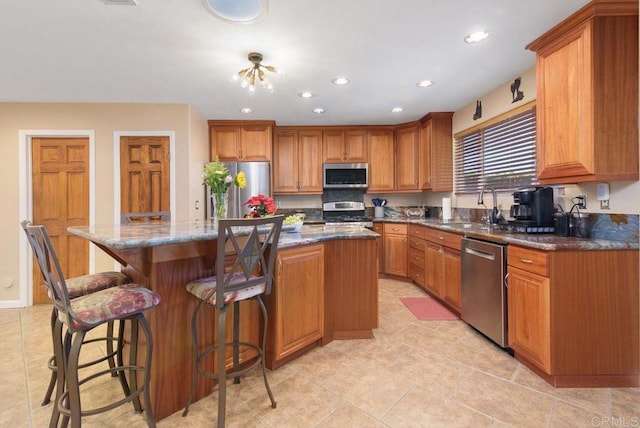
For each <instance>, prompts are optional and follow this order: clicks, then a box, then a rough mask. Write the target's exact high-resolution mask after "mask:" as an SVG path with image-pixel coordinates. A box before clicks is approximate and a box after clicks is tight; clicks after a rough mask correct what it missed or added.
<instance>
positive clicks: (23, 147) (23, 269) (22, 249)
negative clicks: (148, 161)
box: [0, 129, 96, 308]
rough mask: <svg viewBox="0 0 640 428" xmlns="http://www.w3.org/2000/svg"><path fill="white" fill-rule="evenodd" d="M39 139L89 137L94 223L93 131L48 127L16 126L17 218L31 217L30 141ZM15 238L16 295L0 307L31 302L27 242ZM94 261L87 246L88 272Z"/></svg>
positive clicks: (91, 218) (92, 218) (93, 251)
mask: <svg viewBox="0 0 640 428" xmlns="http://www.w3.org/2000/svg"><path fill="white" fill-rule="evenodd" d="M34 137H39V138H47V137H51V138H63V137H69V138H88V139H89V223H90V224H94V223H95V220H96V218H95V216H96V200H95V189H96V175H95V174H96V172H95V144H96V135H95V131H94V130H76V129H74V130H48V129H20V130H18V189H19V191H18V194H19V195H20V201H19V209H18V213H19V216H20V217H19V218H20V221H22V220H23V219H28V220H33V200H32V198H33V178H32V168H31V162H32V156H31V151H32V140H33V138H34ZM19 236H20V238H19V239H18V245H19V247H18V251H19V275H20V297H19V299H18V300H17V301H16V300H14V301H9V302H0V308H9V307H25V306H32V305H33V287H32V286H31V284H32V283H33V257H32V251H31V248H30V247H29V243H28V242H27V237H26V236H25V234H24V233H23V232H22V231H20V234H19ZM95 262H96V247H95V245H89V272H94V270H95Z"/></svg>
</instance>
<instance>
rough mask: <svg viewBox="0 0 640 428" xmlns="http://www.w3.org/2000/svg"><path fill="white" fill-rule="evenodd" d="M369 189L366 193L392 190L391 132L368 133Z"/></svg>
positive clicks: (392, 158) (392, 145) (392, 147)
mask: <svg viewBox="0 0 640 428" xmlns="http://www.w3.org/2000/svg"><path fill="white" fill-rule="evenodd" d="M367 140H368V142H369V189H368V190H367V192H369V193H373V192H392V191H393V190H394V163H395V161H394V159H395V154H394V142H393V131H369V132H368V134H367Z"/></svg>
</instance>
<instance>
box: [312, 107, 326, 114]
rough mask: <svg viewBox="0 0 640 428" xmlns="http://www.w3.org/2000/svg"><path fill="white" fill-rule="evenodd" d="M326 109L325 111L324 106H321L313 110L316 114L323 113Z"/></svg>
mask: <svg viewBox="0 0 640 428" xmlns="http://www.w3.org/2000/svg"><path fill="white" fill-rule="evenodd" d="M324 111H325V110H324V109H323V108H321V107H318V108H314V109H313V112H314V113H315V114H322V113H324Z"/></svg>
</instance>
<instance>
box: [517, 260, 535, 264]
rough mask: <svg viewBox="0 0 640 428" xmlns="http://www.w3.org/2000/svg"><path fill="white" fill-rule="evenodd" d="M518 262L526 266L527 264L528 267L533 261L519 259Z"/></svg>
mask: <svg viewBox="0 0 640 428" xmlns="http://www.w3.org/2000/svg"><path fill="white" fill-rule="evenodd" d="M520 261H521V262H522V263H526V264H529V265H530V264H532V263H533V260H529V259H520Z"/></svg>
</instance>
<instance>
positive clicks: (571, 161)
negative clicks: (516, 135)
mask: <svg viewBox="0 0 640 428" xmlns="http://www.w3.org/2000/svg"><path fill="white" fill-rule="evenodd" d="M590 51H591V26H590V25H588V24H587V25H585V26H582V27H580V28H577V29H576V30H574V31H572V32H571V33H570V34H568V35H567V36H566V37H564V38H563V40H562V45H561V47H560V48H558V49H554V50H553V51H552V52H548V53H545V52H540V53H539V54H538V58H537V74H538V80H539V87H538V99H539V106H540V107H539V108H538V113H537V114H538V122H537V123H538V136H539V137H538V138H539V139H538V176H539V178H541V179H546V178H555V177H568V176H575V175H588V174H593V173H594V169H593V167H594V166H593V132H594V130H593V118H591V114H590V112H591V111H592V109H593V105H592V103H593V102H594V100H592V99H591V92H590V83H589V82H591V78H592V76H591V60H590Z"/></svg>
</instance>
